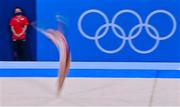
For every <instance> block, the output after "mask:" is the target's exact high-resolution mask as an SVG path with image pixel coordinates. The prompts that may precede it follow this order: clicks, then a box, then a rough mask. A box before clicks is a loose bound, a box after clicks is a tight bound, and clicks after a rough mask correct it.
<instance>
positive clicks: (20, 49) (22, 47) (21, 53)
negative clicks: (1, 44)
mask: <svg viewBox="0 0 180 107" xmlns="http://www.w3.org/2000/svg"><path fill="white" fill-rule="evenodd" d="M13 51H14V60H15V61H27V60H28V55H27V45H26V41H25V40H17V41H13Z"/></svg>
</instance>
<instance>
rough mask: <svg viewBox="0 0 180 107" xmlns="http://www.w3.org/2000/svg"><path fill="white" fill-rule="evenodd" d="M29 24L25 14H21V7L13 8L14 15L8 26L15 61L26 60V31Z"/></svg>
mask: <svg viewBox="0 0 180 107" xmlns="http://www.w3.org/2000/svg"><path fill="white" fill-rule="evenodd" d="M28 25H29V22H28V19H27V17H26V16H23V11H22V9H21V8H15V10H14V16H13V17H12V19H11V20H10V27H11V31H12V41H13V51H14V58H15V60H16V61H25V60H27V58H28V56H27V50H26V48H27V47H26V31H27V27H28Z"/></svg>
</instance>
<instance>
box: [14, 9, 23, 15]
mask: <svg viewBox="0 0 180 107" xmlns="http://www.w3.org/2000/svg"><path fill="white" fill-rule="evenodd" d="M22 12H23V11H22V9H21V8H19V7H16V8H15V9H14V14H15V15H17V16H18V15H22Z"/></svg>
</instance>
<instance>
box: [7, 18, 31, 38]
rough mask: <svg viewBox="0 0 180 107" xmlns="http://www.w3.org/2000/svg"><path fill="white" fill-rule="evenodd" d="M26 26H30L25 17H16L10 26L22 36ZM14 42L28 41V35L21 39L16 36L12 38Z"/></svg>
mask: <svg viewBox="0 0 180 107" xmlns="http://www.w3.org/2000/svg"><path fill="white" fill-rule="evenodd" d="M25 25H29V22H28V19H27V18H26V17H25V16H20V17H19V18H18V17H17V16H14V17H13V18H12V19H11V21H10V26H11V27H12V26H13V27H14V30H15V32H16V34H20V33H22V31H23V28H24V26H25ZM12 39H13V40H24V39H26V34H25V33H24V34H22V35H21V36H20V37H17V36H16V35H15V34H13V36H12Z"/></svg>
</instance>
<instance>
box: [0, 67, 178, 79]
mask: <svg viewBox="0 0 180 107" xmlns="http://www.w3.org/2000/svg"><path fill="white" fill-rule="evenodd" d="M0 77H45V78H46V77H57V69H0ZM68 77H78V78H79V77H83V78H178V79H179V78H180V71H179V70H106V69H104V70H103V69H101V70H100V69H91V70H89V69H79V70H78V69H72V70H70V72H69V74H68Z"/></svg>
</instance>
